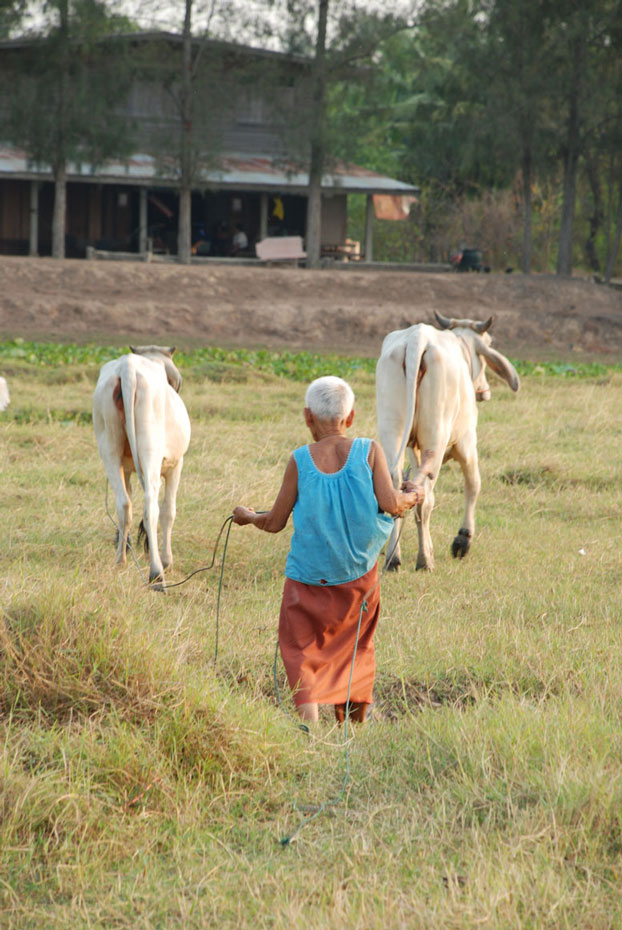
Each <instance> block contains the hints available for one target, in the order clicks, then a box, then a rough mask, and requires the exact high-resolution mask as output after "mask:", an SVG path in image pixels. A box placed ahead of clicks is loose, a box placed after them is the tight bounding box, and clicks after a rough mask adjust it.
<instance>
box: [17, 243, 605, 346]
mask: <svg viewBox="0 0 622 930" xmlns="http://www.w3.org/2000/svg"><path fill="white" fill-rule="evenodd" d="M434 310H438V311H439V312H440V313H442V314H444V315H445V316H454V317H471V318H476V319H484V318H487V317H488V316H489V315H491V314H493V315H494V317H495V322H494V325H493V329H492V333H493V335H494V340H495V345H496V346H497V347H498V348H499V349H500V350H501V351H502V352H504V353H505V354H507V355H509V356H511V357H512V358H520V359H525V360H534V361H537V360H540V361H548V360H555V359H562V360H566V361H570V360H573V359H575V360H577V361H584V360H593V359H599V360H602V361H605V362H610V363H617V362H622V291H620V290H616V289H613V288H608V287H604V286H602V285H598V284H595V283H593V282H591V281H587V280H583V279H579V278H572V279H559V278H556V277H555V276H552V275H533V276H529V277H528V276H524V275H521V274H509V275H504V274H499V275H498V274H450V273H447V274H428V273H422V272H414V271H381V270H376V269H373V270H372V269H366V268H353V267H349V268H347V269H323V270H321V271H308V270H306V269H301V268H300V269H299V268H291V267H261V266H257V267H253V266H247V265H244V266H242V265H217V264H202V265H190V266H182V265H174V264H156V263H153V264H147V263H141V262H118V261H114V262H113V261H103V262H87V261H77V260H66V261H60V262H58V261H53V260H52V259H32V258H13V257H6V256H4V257H0V337H2V338H15V337H17V336H21V337H23V338H25V339H36V340H53V341H58V342H61V341H71V342H104V343H106V344H125V343H127V342H128V341H132V342H138V343H150V342H155V343H164V344H172V343H175V344H177V345H178V346H180V347H183V348H190V347H193V346H203V345H221V346H246V347H258V346H266V347H274V348H284V347H288V348H292V349H308V350H312V351H329V352H338V353H346V354H358V355H369V356H374V355H377V353H378V351H379V349H380V345H381V342H382V339H383V337H384V336H385V335H386V333H388V332H390V331H391V330H392V329H399V328H401V327H404V326H407V325H410V324H411V323H416V322H420V321H425V322H433V311H434Z"/></svg>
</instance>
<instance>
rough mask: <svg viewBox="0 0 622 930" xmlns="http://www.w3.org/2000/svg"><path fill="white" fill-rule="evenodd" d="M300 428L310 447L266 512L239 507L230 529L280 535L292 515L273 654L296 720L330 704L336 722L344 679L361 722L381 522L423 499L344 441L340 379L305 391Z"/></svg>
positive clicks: (373, 445)
mask: <svg viewBox="0 0 622 930" xmlns="http://www.w3.org/2000/svg"><path fill="white" fill-rule="evenodd" d="M304 418H305V423H306V424H307V426H308V427H309V430H310V432H311V436H312V437H313V442H312V443H310V444H309V445H306V446H301V447H300V448H299V449H296V450H295V451H294V453H293V454H292V456H291V458H290V459H289V462H288V463H287V467H286V469H285V475H284V477H283V483H282V485H281V488H280V490H279V492H278V494H277V497H276V500H275V502H274V504H273V505H272V508H271V509H270V510H268V511H267V512H265V513H255V511H254V510H252V509H251V508H250V507H241V506H238V507H236V508H235V510H234V511H233V519H234V522H235V523H237V524H239V525H240V526H244V525H246V524H248V523H252V524H254V525H255V526H256V527H257V528H258V529H260V530H265V531H266V532H268V533H278V532H280V531H281V530H282V529H283V528H284V527H285V526H286V524H287V521H288V518H289V515H290V513H292V511H293V514H294V533H293V536H292V541H291V548H290V552H289V555H288V557H287V562H286V566H285V575H286V579H285V587H284V590H283V599H282V602H281V614H280V619H279V645H280V649H281V655H282V657H283V662H284V664H285V670H286V672H287V679H288V681H289V685H290V688H291V689H292V692H293V695H294V703H295V705H296V709H297V711H298V713H299V714H300V716H301V717H302V718H303V720H308V721H317V719H318V704H333V705H334V706H335V715H336V717H337V720H338V721H340V722H341V721H343V720H344V718H345V707H346V701H347V698H348V683H349V681H350V673H351V670H352V681H351V684H350V716H351V718H352V719H354V720H358V721H361V722H362V721H363V720H364V719H365V714H366V712H367V707H368V705H369V704H370V703H371V701H372V690H373V685H374V676H375V658H374V643H373V636H374V631H375V628H376V623H377V620H378V613H379V610H380V593H379V586H378V567H377V560H378V555H379V553H380V550H381V549H382V547H383V545H384V544H385V542H386V541H387V539H388V537H389V535H390V533H391V530H392V527H393V521H392V519H391V517H390V516H387V514H391V516H402V514H403V513H404V512H405V511H406V510H409V509H410V508H411V507H414V506H415V504H417V503H419V502H420V501H421V500H423V490H422V488H421V487H420V486H418V485H415V484H414V483H413V482H405V484H404V485H403V487H402V490H401V491H396V490H395V489H394V488H393V484H392V482H391V476H390V474H389V469H388V466H387V461H386V458H385V455H384V452H383V450H382V447H381V446H380V445H379V444H378V443H377V442H375V441H374V440H372V439H350V438H348V437H347V436H346V431H347V429H348V427H350V426H351V425H352V421H353V419H354V394H353V392H352V388H351V387H350V385H349V384H347V382H345V381H343V380H342V379H341V378H336V377H332V376H329V377H324V378H318V379H316V380H315V381H313V382H312V383H311V384H310V385H309V387H308V389H307V393H306V396H305V407H304ZM363 602H365V607H364V610H363V613H362V615H361V607H362V606H363ZM359 615H361V616H362V619H361V626H360V632H359V640H358V647H357V650H356V658H355V662H354V668H353V669H352V659H353V655H354V647H355V643H356V634H357V629H358V626H359Z"/></svg>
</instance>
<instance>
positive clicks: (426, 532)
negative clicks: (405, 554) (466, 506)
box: [415, 479, 434, 572]
mask: <svg viewBox="0 0 622 930" xmlns="http://www.w3.org/2000/svg"><path fill="white" fill-rule="evenodd" d="M425 485H426V488H425V499H424V501H423V503H422V504H419V505H418V507H417V510H416V518H417V532H418V535H419V551H418V552H417V564H416V566H415V567H416V569H417V571H427V572H431V571H432V570H433V569H434V546H433V545H432V535H431V533H430V517H431V516H432V510H433V509H434V488H433V485H432V482H431V481H429V479H426V482H425Z"/></svg>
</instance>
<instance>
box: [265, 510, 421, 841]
mask: <svg viewBox="0 0 622 930" xmlns="http://www.w3.org/2000/svg"><path fill="white" fill-rule="evenodd" d="M403 526H404V523H403V521H402V522H401V523H400V528H399V531H398V534H397V539H396V540H395V543H394V546H393V551H392V552H391V555H390V556H389V558H388V559H386V560H385V564H384V566H383V568H382V570H381V572H380V576H379V577H378V578H377V579H376V581H375V583H374V584H373V585H372V586H371V588H370V589H369V591H366V592H365V594H364V595H363V600H362V603H361V609H360V610H359V619H358V624H357V627H356V637H355V640H354V650H353V653H352V662H351V663H350V677H349V679H348V690H347V696H346V707H345V719H344V729H343V748H344V759H345V772H344V775H343V780H342V782H341V790H340V792H339V794H338V795H337V796H336V797H334V798H331V799H329V800H328V801H324V802H323V803H322V804H320V806H319V807H318V808H317V810H316V811H314V812H313V813H312V814H310V815H309V816H308V817H305V818H304V819H303V820H301V822H300V823H299V824H298V826H297V827H296V829H295V830H293V832H292V833H290V834H288V835H287V836H283V837H281V840H280V844H281V846H283V847H285V846H289V844H290V843H291V842H292V840H293V839H294V838H295V837H296V836H297V834H298V833H300V831H301V830H302V828H303V827H305V826H306V825H307V824H308V823H311V821H312V820H315V818H316V817H319V816H320V814H322V813H323V812H324V811H325V810H326V809H327V808H328V807H336V806H337V805H338V804H340V803H341V801H342V800H343V798H344V795H345V793H346V788H347V786H348V782H349V781H350V741H349V739H348V721H349V719H350V690H351V687H352V678H353V675H354V663H355V661H356V653H357V650H358V645H359V637H360V634H361V624H362V621H363V611H367V609H368V604H367V598H368V597H369V596H370V595H371V594H373V592H374V591H375V590H376V588H377V587H378V585H379V584H380V578H381V577H382V575H384V573H385V571H386V570H387V564H388V563H389V562H390V560H391V557H392V556H393V552H395V549H396V548H397V545H398V543H399V541H400V537H401V535H402V528H403ZM278 651H279V643H278V640H277V644H276V652H275V656H274V666H273V677H274V684H275V688H276V694H277V699H278V703H279V706H280V707H281V709H282V710H283V711H285V713H286V714H287V716H288V717H291V714H290V713H289V711H288V710H287V709H286V708H285V707H284V706H283V704H282V702H281V696H280V693H279V686H278V682H277V677H276V666H277V658H278ZM298 726H299V727H300V729H301V730H305V731H306V732H307V733H309V732H310V731H309V727H307V726H306V725H305V724H302V725H301V724H298ZM294 809H295V810H296V809H297V807H296V805H294Z"/></svg>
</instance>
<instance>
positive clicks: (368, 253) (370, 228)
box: [365, 194, 374, 262]
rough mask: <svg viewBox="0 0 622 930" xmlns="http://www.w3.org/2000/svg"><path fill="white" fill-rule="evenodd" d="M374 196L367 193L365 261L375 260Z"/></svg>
mask: <svg viewBox="0 0 622 930" xmlns="http://www.w3.org/2000/svg"><path fill="white" fill-rule="evenodd" d="M373 224H374V197H373V194H368V195H367V209H366V211H365V261H366V262H373V260H374V225H373Z"/></svg>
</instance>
